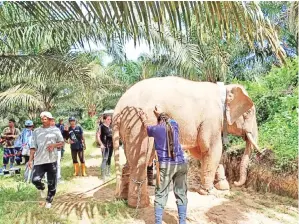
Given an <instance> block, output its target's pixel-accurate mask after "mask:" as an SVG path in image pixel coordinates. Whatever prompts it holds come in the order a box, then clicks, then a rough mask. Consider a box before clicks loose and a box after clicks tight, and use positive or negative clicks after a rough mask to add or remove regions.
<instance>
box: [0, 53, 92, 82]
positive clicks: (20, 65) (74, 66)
mask: <svg viewBox="0 0 299 224" xmlns="http://www.w3.org/2000/svg"><path fill="white" fill-rule="evenodd" d="M76 59H77V56H76V55H75V54H67V55H46V54H44V55H2V56H0V66H1V68H2V70H1V72H0V75H1V76H2V77H4V78H6V79H9V80H12V81H13V82H20V81H21V80H24V78H26V77H27V78H28V77H30V78H31V79H34V80H37V81H38V80H47V79H50V80H55V81H56V82H59V81H62V80H64V79H65V78H68V79H70V80H78V79H79V80H81V81H87V80H88V79H89V75H88V72H89V68H88V67H86V65H85V64H82V63H79V62H78V61H77V60H76Z"/></svg>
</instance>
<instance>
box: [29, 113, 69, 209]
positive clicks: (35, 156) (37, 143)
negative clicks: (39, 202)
mask: <svg viewBox="0 0 299 224" xmlns="http://www.w3.org/2000/svg"><path fill="white" fill-rule="evenodd" d="M40 117H41V121H42V123H43V126H42V127H41V128H37V129H36V130H34V132H33V136H32V142H31V147H30V159H29V162H28V166H29V168H31V169H32V167H33V160H34V168H33V172H32V183H33V184H34V185H35V186H36V188H37V189H38V190H40V192H41V197H42V198H45V197H46V192H45V184H44V183H42V179H43V177H44V175H45V173H47V179H48V194H47V197H46V208H51V203H52V201H53V198H54V196H55V194H56V186H57V159H58V153H57V151H58V150H59V149H60V148H61V147H62V146H63V137H62V135H61V132H60V130H59V129H58V128H56V127H51V120H53V119H54V118H53V116H52V114H51V113H50V112H47V111H46V112H42V113H41V115H40Z"/></svg>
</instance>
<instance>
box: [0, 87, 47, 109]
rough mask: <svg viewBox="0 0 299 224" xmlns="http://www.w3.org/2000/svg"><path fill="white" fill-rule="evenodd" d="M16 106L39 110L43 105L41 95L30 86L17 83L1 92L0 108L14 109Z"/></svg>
mask: <svg viewBox="0 0 299 224" xmlns="http://www.w3.org/2000/svg"><path fill="white" fill-rule="evenodd" d="M16 106H19V107H24V108H28V109H29V110H37V109H41V108H42V107H43V103H42V102H41V101H40V95H39V93H38V92H36V91H35V90H34V89H33V88H32V87H30V86H21V85H17V86H14V87H11V88H9V89H7V90H6V91H4V92H2V93H0V108H2V109H6V108H9V109H13V108H15V107H16Z"/></svg>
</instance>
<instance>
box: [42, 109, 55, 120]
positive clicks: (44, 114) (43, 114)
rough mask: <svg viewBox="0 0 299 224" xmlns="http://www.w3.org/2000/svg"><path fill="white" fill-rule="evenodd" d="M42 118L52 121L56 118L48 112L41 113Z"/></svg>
mask: <svg viewBox="0 0 299 224" xmlns="http://www.w3.org/2000/svg"><path fill="white" fill-rule="evenodd" d="M40 117H47V118H50V119H53V118H54V117H53V116H52V114H51V113H50V112H48V111H44V112H41V114H40Z"/></svg>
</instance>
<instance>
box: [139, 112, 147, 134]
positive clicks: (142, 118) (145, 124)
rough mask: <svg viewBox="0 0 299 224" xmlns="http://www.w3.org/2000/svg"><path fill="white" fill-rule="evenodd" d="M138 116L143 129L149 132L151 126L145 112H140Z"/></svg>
mask: <svg viewBox="0 0 299 224" xmlns="http://www.w3.org/2000/svg"><path fill="white" fill-rule="evenodd" d="M138 116H139V117H140V120H141V122H142V124H143V128H144V129H145V131H147V127H148V126H149V124H148V122H147V117H146V115H145V113H144V112H143V111H138Z"/></svg>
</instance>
